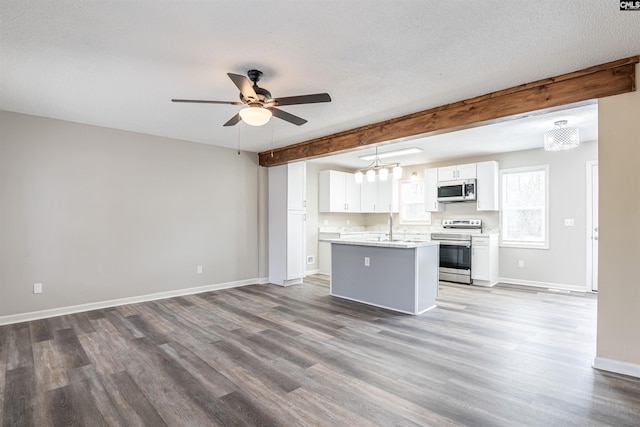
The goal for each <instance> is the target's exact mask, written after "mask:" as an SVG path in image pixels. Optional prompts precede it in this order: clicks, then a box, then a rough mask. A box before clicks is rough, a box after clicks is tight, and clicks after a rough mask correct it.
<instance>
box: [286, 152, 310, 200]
mask: <svg viewBox="0 0 640 427" xmlns="http://www.w3.org/2000/svg"><path fill="white" fill-rule="evenodd" d="M306 178H307V167H306V163H305V162H295V163H289V164H288V165H287V207H288V209H295V210H302V209H304V208H305V195H306V192H307V191H306V190H307V189H306V182H307V179H306Z"/></svg>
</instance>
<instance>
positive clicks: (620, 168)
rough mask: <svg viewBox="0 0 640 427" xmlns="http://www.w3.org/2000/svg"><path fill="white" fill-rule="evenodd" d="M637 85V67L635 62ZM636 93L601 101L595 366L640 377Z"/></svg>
mask: <svg viewBox="0 0 640 427" xmlns="http://www.w3.org/2000/svg"><path fill="white" fill-rule="evenodd" d="M636 79H637V82H636V86H638V85H640V67H639V66H637V65H636ZM639 118H640V92H637V91H636V92H631V93H626V94H623V95H617V96H612V97H609V98H604V99H602V100H600V103H599V119H598V128H599V135H600V150H599V175H600V181H599V186H600V204H599V212H600V214H599V215H600V233H599V237H600V240H599V242H600V252H599V256H600V264H599V270H598V272H599V274H598V342H597V356H598V359H597V360H596V366H600V367H603V368H606V369H610V370H616V371H618V372H625V373H628V374H632V375H635V376H638V377H640V282H639V280H638V270H637V267H638V263H639V262H640V222H638V218H640V186H639V184H640V167H639V163H640V120H639Z"/></svg>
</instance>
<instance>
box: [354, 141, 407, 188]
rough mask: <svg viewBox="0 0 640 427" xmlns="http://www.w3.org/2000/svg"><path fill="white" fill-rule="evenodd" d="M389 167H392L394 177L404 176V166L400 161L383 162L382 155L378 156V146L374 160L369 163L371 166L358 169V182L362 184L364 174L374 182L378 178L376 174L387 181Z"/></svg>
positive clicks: (356, 176) (381, 179)
mask: <svg viewBox="0 0 640 427" xmlns="http://www.w3.org/2000/svg"><path fill="white" fill-rule="evenodd" d="M389 169H391V173H392V174H393V179H400V178H402V168H401V167H400V163H390V164H386V163H382V161H380V157H378V147H376V153H375V155H374V157H373V161H372V162H371V163H370V164H369V166H367V167H366V168H364V169H361V170H358V171H356V173H355V178H356V182H357V183H358V184H362V181H363V180H364V175H366V176H367V182H374V181H375V180H376V176H377V177H378V179H379V180H380V181H386V180H387V179H389Z"/></svg>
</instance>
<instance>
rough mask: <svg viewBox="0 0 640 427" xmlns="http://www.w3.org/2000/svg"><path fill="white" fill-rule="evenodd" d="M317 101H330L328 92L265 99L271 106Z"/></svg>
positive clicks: (313, 102)
mask: <svg viewBox="0 0 640 427" xmlns="http://www.w3.org/2000/svg"><path fill="white" fill-rule="evenodd" d="M318 102H331V97H330V96H329V94H328V93H314V94H312V95H299V96H285V97H284V98H273V99H270V100H269V101H267V104H270V105H273V106H278V107H279V106H282V105H296V104H315V103H318Z"/></svg>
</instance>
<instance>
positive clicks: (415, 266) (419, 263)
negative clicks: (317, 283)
mask: <svg viewBox="0 0 640 427" xmlns="http://www.w3.org/2000/svg"><path fill="white" fill-rule="evenodd" d="M328 241H329V242H330V243H331V282H330V294H331V295H333V296H336V297H340V298H345V299H349V300H352V301H358V302H362V303H365V304H370V305H374V306H376V307H382V308H387V309H390V310H395V311H398V312H401V313H408V314H414V315H417V314H421V313H424V312H425V311H427V310H430V309H432V308H434V307H435V306H436V297H437V296H438V258H439V244H438V242H429V241H427V242H395V241H392V242H388V241H386V242H385V241H381V242H378V241H357V240H356V241H354V240H328Z"/></svg>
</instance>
